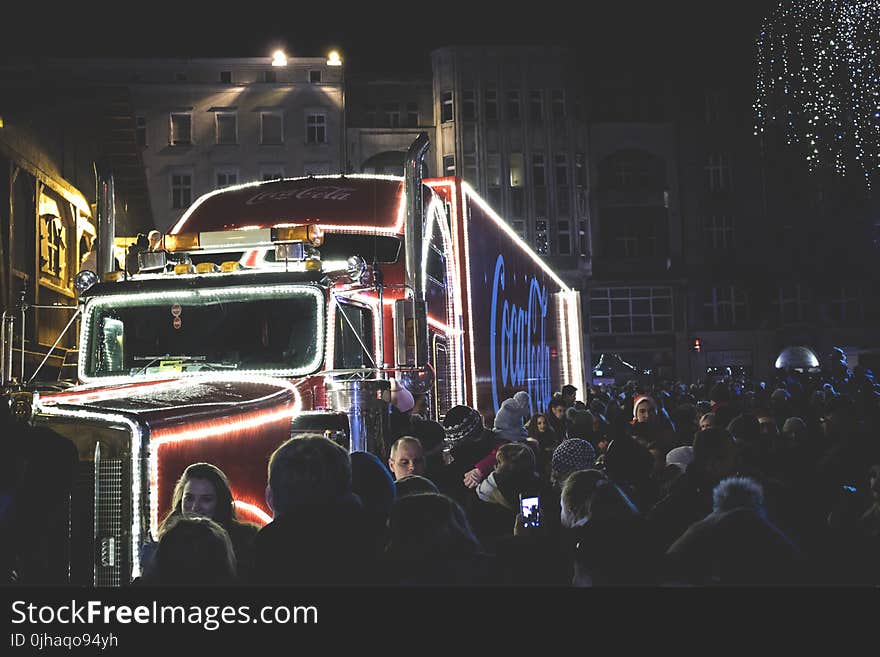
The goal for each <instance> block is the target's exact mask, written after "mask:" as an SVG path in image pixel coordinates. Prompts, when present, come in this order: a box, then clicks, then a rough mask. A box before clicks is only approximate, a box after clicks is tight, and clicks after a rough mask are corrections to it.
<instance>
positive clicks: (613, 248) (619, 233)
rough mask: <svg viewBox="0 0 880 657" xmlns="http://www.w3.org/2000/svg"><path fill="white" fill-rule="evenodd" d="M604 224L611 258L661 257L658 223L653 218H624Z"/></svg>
mask: <svg viewBox="0 0 880 657" xmlns="http://www.w3.org/2000/svg"><path fill="white" fill-rule="evenodd" d="M615 219H616V220H615V221H609V222H606V223H605V224H604V227H603V231H607V233H606V237H605V238H604V240H603V241H605V242H606V246H607V249H608V255H609V256H616V257H619V258H646V257H653V256H657V255H660V253H659V241H660V240H659V237H660V236H659V235H658V231H659V230H660V228H659V227H658V222H657V221H656V220H655V219H654V218H653V217H644V216H623V217H619V218H617V217H615Z"/></svg>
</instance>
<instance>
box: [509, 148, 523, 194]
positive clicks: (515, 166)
mask: <svg viewBox="0 0 880 657" xmlns="http://www.w3.org/2000/svg"><path fill="white" fill-rule="evenodd" d="M524 174H525V166H524V164H523V154H522V153H511V154H510V186H511V187H522V186H523V185H524V184H525V180H524V179H525V175H524Z"/></svg>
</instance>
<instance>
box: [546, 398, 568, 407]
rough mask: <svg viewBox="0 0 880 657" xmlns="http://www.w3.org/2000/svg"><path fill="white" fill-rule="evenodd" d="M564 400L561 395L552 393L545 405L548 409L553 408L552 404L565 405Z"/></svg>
mask: <svg viewBox="0 0 880 657" xmlns="http://www.w3.org/2000/svg"><path fill="white" fill-rule="evenodd" d="M565 405H566V404H565V400H564V399H562V396H561V395H553V398H552V399H551V400H550V403H549V404H548V405H547V408H548V409H551V408H553V407H554V406H565Z"/></svg>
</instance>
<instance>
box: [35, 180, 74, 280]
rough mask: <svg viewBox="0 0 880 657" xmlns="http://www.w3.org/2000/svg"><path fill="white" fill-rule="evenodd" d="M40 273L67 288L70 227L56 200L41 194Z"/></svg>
mask: <svg viewBox="0 0 880 657" xmlns="http://www.w3.org/2000/svg"><path fill="white" fill-rule="evenodd" d="M39 213H40V273H42V274H48V275H49V276H51V277H52V279H54V280H53V281H52V282H53V283H55V284H58V285H62V286H66V279H67V247H68V239H67V232H68V227H67V226H66V225H65V222H64V220H63V219H62V218H61V209H60V208H59V207H58V202H57V201H56V200H55V199H54V198H50V197H49V196H46V195H45V194H43V193H42V192H41V193H40V209H39Z"/></svg>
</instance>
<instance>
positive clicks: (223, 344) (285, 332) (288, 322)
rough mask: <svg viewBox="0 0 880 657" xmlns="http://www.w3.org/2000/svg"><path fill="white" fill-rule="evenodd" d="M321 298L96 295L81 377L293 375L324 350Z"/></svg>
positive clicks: (299, 291)
mask: <svg viewBox="0 0 880 657" xmlns="http://www.w3.org/2000/svg"><path fill="white" fill-rule="evenodd" d="M323 316H324V297H323V294H322V293H321V292H320V290H318V289H317V288H314V287H311V286H305V285H268V286H242V287H234V288H213V289H188V290H176V291H167V292H166V291H163V292H156V293H148V292H145V293H141V294H121V295H112V296H105V297H96V298H95V299H93V300H91V301H90V302H89V304H88V305H87V307H86V312H85V316H84V319H83V321H84V331H85V338H86V343H85V344H86V351H85V352H84V356H85V359H84V374H85V377H86V378H91V377H112V376H142V375H153V374H163V373H174V372H179V373H184V374H185V373H194V372H210V371H226V370H235V371H260V372H263V373H267V374H278V375H283V376H299V375H304V374H308V373H311V372H313V371H315V370H316V369H317V368H318V366H319V365H320V363H321V361H322V359H323V353H324V319H323Z"/></svg>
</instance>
